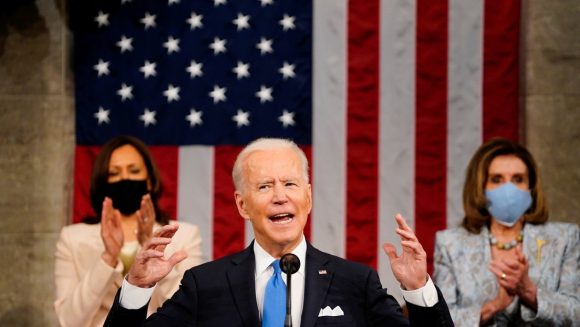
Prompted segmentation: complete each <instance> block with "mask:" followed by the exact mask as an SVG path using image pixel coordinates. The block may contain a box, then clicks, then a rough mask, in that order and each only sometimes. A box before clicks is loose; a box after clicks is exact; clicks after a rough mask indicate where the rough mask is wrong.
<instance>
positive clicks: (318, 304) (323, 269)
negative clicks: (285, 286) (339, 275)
mask: <svg viewBox="0 0 580 327" xmlns="http://www.w3.org/2000/svg"><path fill="white" fill-rule="evenodd" d="M327 263H328V255H327V254H324V253H322V252H320V251H318V250H317V249H315V248H314V247H312V245H310V244H309V243H308V247H307V250H306V275H305V280H304V306H303V308H302V321H301V325H300V326H302V327H312V326H314V324H315V322H316V319H318V314H319V313H320V309H321V308H322V305H323V303H324V300H325V299H326V294H327V293H328V289H329V286H330V282H331V281H332V277H333V272H332V270H330V269H329V268H328V267H327Z"/></svg>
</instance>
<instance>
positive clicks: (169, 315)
mask: <svg viewBox="0 0 580 327" xmlns="http://www.w3.org/2000/svg"><path fill="white" fill-rule="evenodd" d="M119 295H120V289H119V291H118V292H117V296H116V297H115V301H114V303H113V307H112V308H111V310H110V311H109V314H108V316H107V319H106V320H105V324H104V326H105V327H140V326H147V327H165V326H176V327H177V326H195V324H196V321H197V287H196V282H195V277H194V275H193V273H192V272H191V270H188V271H186V272H185V274H184V276H183V279H182V281H181V286H180V287H179V289H178V290H177V292H176V293H175V294H174V295H173V296H172V297H171V298H170V299H169V300H167V301H165V303H163V306H162V307H161V308H159V310H157V312H155V313H154V314H152V315H151V316H149V317H148V318H147V306H148V305H145V306H143V307H142V308H139V309H135V310H130V309H126V308H123V307H122V306H121V305H120V304H119Z"/></svg>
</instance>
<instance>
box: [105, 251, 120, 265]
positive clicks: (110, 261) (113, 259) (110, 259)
mask: <svg viewBox="0 0 580 327" xmlns="http://www.w3.org/2000/svg"><path fill="white" fill-rule="evenodd" d="M101 259H103V261H104V262H105V263H106V264H107V265H109V266H111V267H112V268H115V267H116V266H117V263H118V261H119V260H118V259H117V256H113V255H112V254H110V253H109V252H106V251H105V252H103V254H101Z"/></svg>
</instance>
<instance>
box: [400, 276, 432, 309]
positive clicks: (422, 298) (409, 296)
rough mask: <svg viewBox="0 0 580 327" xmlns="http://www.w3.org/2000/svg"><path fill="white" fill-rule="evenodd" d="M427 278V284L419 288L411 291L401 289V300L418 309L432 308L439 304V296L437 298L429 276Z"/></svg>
mask: <svg viewBox="0 0 580 327" xmlns="http://www.w3.org/2000/svg"><path fill="white" fill-rule="evenodd" d="M428 277H429V278H427V283H426V284H425V286H423V287H421V288H418V289H416V290H412V291H406V290H404V289H401V293H403V298H404V299H405V301H406V302H409V303H412V304H414V305H417V306H420V307H432V306H434V305H435V304H437V302H439V296H437V289H436V288H435V284H433V281H432V280H431V276H428Z"/></svg>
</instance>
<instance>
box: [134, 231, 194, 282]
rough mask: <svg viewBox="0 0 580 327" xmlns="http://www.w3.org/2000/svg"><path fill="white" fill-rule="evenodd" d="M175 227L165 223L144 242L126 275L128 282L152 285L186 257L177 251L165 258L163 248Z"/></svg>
mask: <svg viewBox="0 0 580 327" xmlns="http://www.w3.org/2000/svg"><path fill="white" fill-rule="evenodd" d="M177 229H178V226H177V225H165V226H163V227H161V228H160V229H158V230H157V231H155V233H153V237H151V238H150V239H149V240H148V241H147V242H145V244H144V245H143V247H142V248H141V250H139V252H138V253H137V257H136V258H135V262H134V263H133V265H132V266H131V270H129V274H128V275H127V281H128V282H129V283H130V284H132V285H134V286H138V287H143V288H145V287H153V286H154V285H155V284H157V282H159V281H160V280H161V279H163V278H164V277H165V276H167V274H169V272H170V271H171V269H173V267H174V266H175V265H176V264H178V263H179V262H181V261H182V260H184V259H185V258H186V257H187V254H186V253H185V251H177V252H175V253H174V254H173V255H171V257H169V258H165V248H166V247H167V245H168V244H169V243H171V238H172V237H173V235H175V233H176V232H177Z"/></svg>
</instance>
